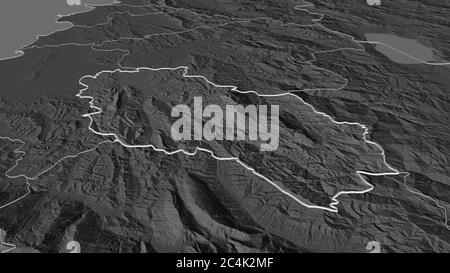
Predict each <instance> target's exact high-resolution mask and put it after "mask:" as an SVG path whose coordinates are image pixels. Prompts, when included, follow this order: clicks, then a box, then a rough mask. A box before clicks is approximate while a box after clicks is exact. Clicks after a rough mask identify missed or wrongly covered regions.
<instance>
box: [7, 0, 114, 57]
mask: <svg viewBox="0 0 450 273" xmlns="http://www.w3.org/2000/svg"><path fill="white" fill-rule="evenodd" d="M115 2H117V1H115V0H81V3H82V5H80V6H78V5H73V6H70V5H68V3H67V2H66V0H37V1H30V0H2V1H1V2H0V35H1V37H2V38H1V43H0V59H5V58H10V57H15V56H19V55H21V53H20V52H19V51H18V49H20V48H21V47H22V46H25V45H29V44H31V43H33V42H34V41H35V40H36V38H37V35H46V34H50V33H52V32H55V31H58V30H63V29H66V28H69V27H71V24H70V23H67V22H65V23H57V22H56V19H58V18H59V16H60V15H68V14H71V13H79V12H86V11H89V10H90V9H92V8H91V7H88V6H86V5H88V4H92V5H106V4H112V3H115Z"/></svg>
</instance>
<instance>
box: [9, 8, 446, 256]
mask: <svg viewBox="0 0 450 273" xmlns="http://www.w3.org/2000/svg"><path fill="white" fill-rule="evenodd" d="M304 2H306V1H304ZM110 5H111V4H110ZM91 6H94V8H95V5H91ZM97 6H102V5H97ZM103 6H109V5H108V4H107V5H103ZM127 6H132V5H127ZM311 6H314V5H313V4H311V3H307V4H304V5H298V6H296V7H294V8H295V9H297V10H303V11H307V12H309V13H310V14H315V15H320V18H319V19H313V21H314V23H315V24H316V25H318V26H321V27H322V28H324V29H326V30H328V31H330V32H333V33H336V34H339V35H343V36H347V37H350V38H351V39H352V40H354V41H355V42H358V43H367V44H382V45H384V46H387V47H389V48H391V49H393V50H396V51H398V52H399V53H402V54H404V55H405V56H408V57H410V58H412V59H414V60H416V61H418V62H420V63H423V64H426V65H436V66H440V65H450V63H428V62H424V61H422V60H420V59H418V58H416V57H414V56H412V55H409V54H408V53H405V52H403V51H401V50H398V49H396V48H394V47H391V46H389V45H386V44H384V43H381V42H376V41H358V40H356V39H355V37H353V36H351V35H348V34H345V33H342V32H339V31H333V30H331V29H328V28H326V27H324V26H323V25H321V24H320V23H319V21H320V20H322V19H323V17H324V16H325V15H324V14H318V13H314V12H310V11H309V10H307V9H305V7H311ZM136 7H146V6H136ZM84 12H87V11H84ZM84 12H80V13H84ZM117 13H121V12H117ZM125 13H127V12H125ZM73 14H78V13H72V14H69V15H67V16H70V15H73ZM58 19H59V18H58ZM107 19H108V17H107ZM260 19H271V18H266V17H263V18H254V19H248V20H244V21H241V22H239V21H235V22H230V23H226V24H231V23H238V22H239V23H242V22H245V21H253V20H260ZM272 20H273V19H272ZM55 22H56V23H60V22H57V21H55ZM64 22H68V21H64ZM69 23H70V22H69ZM289 24H295V23H287V24H284V25H289ZM72 25H73V26H77V25H74V24H72ZM224 25H225V24H224ZM295 25H300V24H295ZM312 25H314V24H310V25H300V26H312ZM73 26H72V27H73ZM218 26H220V25H218ZM200 27H202V26H200ZM203 27H206V26H203ZM212 27H215V26H211V28H212ZM197 28H198V27H197ZM194 29H196V28H194ZM194 29H191V30H187V31H192V30H194ZM58 31H62V30H57V31H55V32H58ZM55 32H53V33H55ZM53 33H50V34H47V35H38V36H37V39H38V38H39V37H40V36H49V35H51V34H53ZM167 34H177V33H176V32H174V33H162V34H158V35H167ZM147 38H149V37H145V38H139V39H147ZM120 39H122V37H121V38H120ZM123 39H126V38H123ZM118 40H119V39H118ZM118 40H116V41H118ZM34 42H35V41H33V42H32V43H31V44H29V45H27V46H22V47H21V48H25V47H28V46H30V45H32V44H33V43H34ZM108 42H109V41H108ZM112 42H114V41H112ZM103 43H104V42H102V44H103ZM71 45H84V44H71ZM88 45H90V44H88ZM58 46H63V45H58ZM58 46H55V47H58ZM84 46H86V45H84ZM91 46H92V45H91ZM308 48H309V47H308ZM310 49H311V48H310ZM94 50H97V49H94ZM111 50H112V49H111ZM340 50H357V51H364V50H365V49H364V48H362V49H355V48H340V49H334V50H327V51H314V50H312V51H313V55H315V54H320V53H324V52H333V51H340ZM19 51H20V50H19ZM123 51H128V54H125V55H124V56H123V57H122V59H121V60H120V61H119V67H122V66H120V62H121V61H122V60H123V59H124V58H125V57H126V56H127V55H129V54H130V51H129V50H123ZM20 52H21V55H18V56H14V57H9V58H4V59H0V61H2V60H7V59H13V58H18V57H21V56H23V54H24V52H23V51H20ZM314 61H315V60H312V61H308V63H309V64H310V65H312V66H313V67H315V68H318V69H321V70H325V71H328V72H331V73H333V74H336V75H339V74H337V73H335V72H333V71H330V70H327V69H324V68H320V67H317V66H315V65H313V64H312V62H314ZM180 68H182V69H185V72H184V74H183V76H184V77H186V78H189V77H194V78H202V79H203V80H205V81H207V82H208V83H210V84H211V85H213V86H216V87H225V88H231V91H235V92H240V93H255V94H256V95H258V96H264V97H276V96H284V95H292V96H294V97H295V98H297V99H300V100H301V101H302V102H303V103H304V104H306V105H308V106H309V107H310V108H311V109H312V110H313V111H314V112H315V113H316V114H319V115H322V116H324V117H327V118H328V119H329V120H330V121H331V122H334V123H336V124H347V125H358V126H360V127H361V128H363V129H364V131H365V132H364V134H363V139H364V140H365V141H366V142H367V143H369V144H372V145H375V146H376V147H377V148H379V149H380V150H381V155H382V157H383V161H384V164H385V165H386V166H387V167H388V168H389V169H390V170H391V171H392V172H387V173H369V172H365V171H357V172H356V173H357V175H358V176H359V177H360V178H361V180H362V181H363V182H364V183H365V184H366V185H367V186H369V188H368V189H367V190H364V191H341V192H339V193H338V194H336V195H335V196H333V197H332V202H331V203H330V205H329V206H330V207H322V206H316V205H308V204H306V203H304V202H302V201H301V200H299V199H298V198H297V197H295V196H294V195H292V194H290V193H289V192H287V191H285V190H283V189H282V188H281V187H280V186H278V185H277V184H276V183H274V182H272V181H270V180H269V179H268V178H266V177H264V176H263V175H261V174H259V173H257V172H256V171H255V169H253V168H251V167H249V166H247V165H246V164H245V163H244V162H242V161H240V160H239V159H238V158H219V157H217V156H215V155H214V153H213V152H212V151H210V150H207V149H203V148H198V147H197V148H196V150H195V152H193V153H189V152H187V151H184V150H178V151H174V152H167V151H165V150H164V149H158V148H156V147H155V146H153V145H142V146H140V145H127V144H126V143H123V141H121V140H120V139H118V137H117V135H116V134H113V133H111V134H103V133H100V132H96V131H95V130H93V129H92V128H91V125H92V123H93V119H92V117H91V115H95V114H99V113H102V110H101V109H100V108H98V107H96V106H95V105H94V104H93V100H94V98H93V97H90V96H82V92H83V91H84V90H86V89H87V88H88V86H86V85H84V84H83V83H81V81H82V79H84V78H86V77H91V78H92V77H93V76H90V75H87V76H84V77H82V78H81V79H80V80H79V82H80V84H82V85H83V86H85V87H86V88H85V89H82V90H80V92H79V93H78V94H77V95H76V96H77V97H79V98H82V99H84V98H89V99H91V101H90V102H89V103H90V106H91V108H93V109H96V110H97V112H94V113H90V114H85V115H83V117H89V118H90V124H89V130H91V131H92V132H93V133H95V134H98V135H102V136H113V137H115V138H116V140H115V141H114V142H117V143H120V144H121V145H123V146H124V147H127V148H148V147H149V148H152V149H154V150H155V151H160V152H164V153H166V154H167V155H173V154H177V153H181V152H182V153H184V154H186V155H191V156H192V155H195V154H197V152H198V151H203V152H207V153H209V154H210V155H211V156H212V157H213V158H215V159H216V160H219V161H224V160H234V161H236V162H238V163H239V164H241V165H242V166H243V167H244V168H246V169H247V170H249V171H251V172H252V173H253V174H255V175H256V176H258V177H260V178H262V179H264V180H265V181H266V182H269V183H270V184H271V185H273V186H274V187H275V188H277V189H278V190H279V191H280V192H282V193H284V194H286V195H287V196H289V197H291V198H292V199H293V200H295V201H296V202H298V203H300V204H301V205H303V206H305V207H307V208H316V209H323V210H326V211H330V212H338V209H337V207H336V206H337V205H338V204H339V201H338V200H337V198H338V197H339V196H340V195H343V194H364V193H367V192H370V191H372V190H373V189H374V187H373V185H371V184H370V183H368V182H367V181H366V180H365V179H364V177H363V176H362V175H368V176H390V175H401V174H405V175H406V176H405V177H404V184H405V187H406V189H407V190H408V191H410V192H411V193H413V194H416V195H419V196H421V197H423V198H426V199H429V200H432V201H433V202H435V203H436V205H437V206H438V207H440V208H441V209H443V211H444V215H445V222H444V224H445V226H446V228H447V229H450V227H449V226H448V224H447V223H448V217H447V210H446V208H445V207H444V206H442V205H440V203H439V202H438V201H437V200H435V199H434V198H432V197H429V196H427V195H424V194H422V193H420V192H417V191H414V190H412V189H411V188H410V187H409V186H408V185H407V183H406V178H407V177H408V176H409V175H410V174H409V173H407V172H400V171H398V170H396V169H395V168H393V167H392V166H391V165H389V164H388V163H387V161H386V154H385V151H384V149H383V148H382V147H381V145H379V144H378V143H376V142H373V141H369V140H368V139H367V135H368V134H369V129H368V128H367V126H365V125H363V124H360V123H357V122H337V121H335V120H334V119H333V118H332V117H331V116H329V115H327V114H325V113H323V112H318V111H317V110H316V109H315V108H314V106H312V105H311V104H309V103H306V102H305V101H304V100H303V99H302V98H300V97H298V96H296V95H294V94H292V93H291V92H301V91H307V90H328V89H324V88H317V89H303V90H290V91H289V92H287V93H282V94H276V95H265V94H259V93H258V92H256V91H240V90H238V89H237V87H236V86H221V85H216V84H214V83H212V82H211V81H209V80H208V79H206V78H205V77H204V76H201V75H187V72H188V67H186V66H180V67H177V68H157V69H153V68H148V67H141V68H125V67H123V69H135V70H136V71H129V70H121V69H116V70H114V71H107V70H104V71H101V72H99V73H97V74H96V75H95V76H94V78H95V77H97V76H98V75H99V74H101V73H104V72H115V71H120V72H127V73H134V72H139V70H140V69H147V70H152V71H158V70H167V69H170V70H176V69H180ZM339 76H341V75H339ZM341 77H342V76H341ZM345 80H346V84H344V86H342V87H341V88H339V89H330V90H341V89H343V88H345V86H347V83H348V79H345ZM98 111H100V112H98ZM0 139H8V140H10V141H20V142H21V143H22V145H21V146H20V148H21V147H22V146H23V145H24V142H23V141H21V140H18V139H16V140H12V139H10V138H8V137H0ZM105 143H113V142H111V141H104V142H101V143H99V144H98V145H96V146H95V147H94V148H92V149H89V150H87V151H83V152H80V153H78V154H76V155H72V156H67V157H64V158H62V159H60V160H58V161H57V162H56V163H55V164H54V165H52V166H51V167H49V168H47V169H46V170H44V171H42V172H40V173H39V174H38V175H36V176H35V177H32V178H28V177H26V176H25V175H18V176H14V177H9V176H8V175H7V173H8V172H9V171H11V170H12V169H14V168H15V167H16V166H17V164H18V162H19V161H20V160H21V159H22V158H23V156H22V157H21V158H20V159H19V160H17V161H16V165H15V166H14V167H13V168H11V169H10V170H8V171H7V172H6V173H5V175H6V176H7V177H9V178H18V177H23V178H25V179H27V180H26V183H27V184H28V187H29V186H30V184H29V182H28V181H29V180H35V179H37V178H38V177H39V176H40V175H42V174H44V173H46V172H48V171H50V170H51V169H52V168H54V167H55V166H56V165H58V164H59V163H60V162H62V161H64V160H65V159H67V158H76V157H78V156H79V155H81V154H84V153H88V152H91V151H93V150H95V149H97V148H98V147H99V146H100V145H102V144H105ZM20 148H18V149H16V150H15V151H14V152H16V153H22V154H24V152H23V151H20ZM29 193H30V190H29V188H28V193H27V194H26V195H24V196H22V197H20V198H18V199H17V200H15V201H12V202H10V203H8V204H6V205H3V206H1V207H0V209H2V208H4V207H6V206H9V205H11V204H13V203H15V202H17V201H20V200H22V199H23V198H25V197H26V196H27V195H28V194H29ZM4 244H5V245H6V243H4ZM8 245H10V244H8ZM10 246H12V247H14V248H15V246H14V245H10ZM14 248H13V249H14ZM11 250H12V249H11ZM8 251H10V250H8Z"/></svg>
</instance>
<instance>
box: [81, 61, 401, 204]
mask: <svg viewBox="0 0 450 273" xmlns="http://www.w3.org/2000/svg"><path fill="white" fill-rule="evenodd" d="M180 69H183V70H184V73H183V77H185V78H200V79H202V80H204V81H205V82H207V83H208V84H210V85H212V86H214V87H218V88H229V89H231V91H233V92H238V93H242V94H245V93H254V94H256V95H257V96H261V97H280V96H293V97H294V98H296V99H298V100H300V101H302V103H304V104H305V105H307V106H308V107H310V108H311V110H313V111H314V113H316V114H319V115H321V116H324V117H326V118H328V119H329V120H330V121H331V122H333V123H335V124H339V125H343V124H345V125H356V126H360V127H361V128H362V129H364V133H363V139H364V141H365V142H366V143H368V144H371V145H374V146H376V147H377V148H378V149H380V151H381V156H382V158H383V163H384V164H385V166H387V167H388V169H390V170H391V171H390V172H383V173H371V172H366V171H357V172H356V173H357V175H358V177H359V178H360V179H361V181H362V182H363V183H364V184H365V185H366V186H368V188H367V189H366V190H362V191H340V192H338V193H337V194H336V195H334V196H333V197H331V201H332V202H331V203H330V204H329V207H324V206H318V205H313V204H307V203H305V202H304V201H302V200H300V199H299V198H298V197H297V196H295V195H294V194H292V193H290V192H289V191H287V190H285V189H283V188H282V187H281V186H279V185H278V184H277V183H275V182H273V181H271V180H270V179H268V178H267V177H265V176H263V175H262V174H260V173H258V172H257V171H256V170H255V169H254V168H251V167H249V166H248V165H247V164H246V163H244V162H242V161H241V160H240V159H239V158H236V157H229V158H222V157H218V156H216V155H215V154H214V152H213V151H211V150H207V149H203V148H199V147H197V148H196V149H195V151H194V152H188V151H185V150H183V149H180V150H176V151H171V152H169V151H167V150H165V149H161V148H157V147H155V146H154V145H152V144H149V145H129V144H126V143H125V142H124V141H122V140H121V139H119V137H118V136H117V135H116V134H115V133H104V132H98V131H96V130H94V129H92V126H91V125H92V124H93V122H94V120H93V118H92V116H93V115H98V114H101V113H102V109H101V108H99V107H97V106H95V105H94V98H93V97H92V96H84V95H83V92H84V91H86V90H87V89H88V86H87V85H85V84H84V83H83V82H82V81H83V80H84V79H86V78H91V79H96V78H97V77H98V76H99V75H100V74H102V73H115V72H121V73H139V72H140V71H141V70H149V71H162V70H171V71H174V70H180ZM188 69H189V68H188V67H186V66H180V67H176V68H171V67H165V68H149V67H140V68H135V69H133V70H122V69H116V70H103V71H101V72H98V73H97V74H96V75H94V76H91V75H87V76H84V77H82V78H81V79H80V81H79V83H80V84H81V85H82V86H85V88H84V89H82V90H80V92H79V93H78V94H77V97H79V98H81V99H89V100H90V102H89V105H90V107H91V108H92V109H95V110H96V111H95V112H93V113H89V114H85V115H83V117H88V118H89V119H90V124H89V130H91V131H92V132H93V133H94V134H97V135H101V136H110V137H114V138H115V141H114V142H117V143H120V144H121V145H122V146H124V147H126V148H151V149H153V150H155V151H157V152H164V153H165V154H166V155H174V154H178V153H183V154H186V155H189V156H194V155H196V154H197V152H198V151H202V152H207V153H209V154H210V155H211V156H212V157H213V158H214V159H216V160H219V161H235V162H237V163H239V164H240V165H241V166H243V167H244V168H245V169H247V170H248V171H250V172H252V173H253V174H254V175H256V176H258V177H259V178H262V179H263V180H265V181H266V182H268V183H270V184H271V185H272V186H274V187H275V188H276V189H277V190H279V191H280V192H282V193H283V194H285V195H287V196H288V197H290V198H291V199H293V200H294V201H296V202H297V203H299V204H301V205H302V206H304V207H307V208H311V209H321V210H325V211H329V212H338V208H337V207H336V206H337V205H338V204H339V201H338V200H337V198H338V197H339V196H341V195H343V194H363V193H367V192H370V191H372V190H373V189H374V188H373V186H372V185H371V184H370V183H369V182H367V180H365V178H364V177H363V175H368V176H388V175H400V174H401V173H400V172H399V171H398V170H396V169H394V168H393V167H392V166H390V165H389V164H388V163H387V162H386V157H385V152H384V150H383V148H382V147H381V146H380V145H379V144H377V143H375V142H372V141H369V140H368V139H367V134H368V133H369V129H368V128H367V127H366V126H365V125H362V124H360V123H357V122H338V121H335V120H334V119H333V118H332V117H331V116H329V115H327V114H325V113H323V112H318V111H317V110H316V109H315V108H314V107H313V106H312V105H311V104H308V103H306V102H305V101H304V100H303V99H302V98H300V97H298V96H296V95H294V94H292V93H290V92H287V93H282V94H276V95H265V94H259V93H258V92H256V91H240V90H238V88H237V87H236V86H233V85H217V84H215V83H213V82H211V81H209V80H208V79H207V78H205V77H204V76H201V75H189V74H188Z"/></svg>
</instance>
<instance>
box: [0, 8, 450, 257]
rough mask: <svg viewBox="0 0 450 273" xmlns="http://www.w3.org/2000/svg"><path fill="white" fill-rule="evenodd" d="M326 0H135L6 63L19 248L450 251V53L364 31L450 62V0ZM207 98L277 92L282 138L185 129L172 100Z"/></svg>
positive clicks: (4, 139)
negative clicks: (412, 55)
mask: <svg viewBox="0 0 450 273" xmlns="http://www.w3.org/2000/svg"><path fill="white" fill-rule="evenodd" d="M311 2H312V3H313V4H314V5H313V6H312V5H309V4H308V3H306V2H304V1H296V0H281V1H280V0H264V1H251V0H244V1H242V0H239V1H238V0H221V1H219V0H214V1H211V0H195V1H194V0H166V1H164V0H147V1H142V0H123V1H121V3H120V4H116V5H110V6H98V7H96V8H95V9H93V10H92V11H89V12H86V13H79V14H73V15H70V16H66V17H62V18H60V19H59V20H60V21H67V22H71V23H73V24H74V26H73V27H72V28H69V29H66V30H63V31H59V32H55V33H53V34H50V35H47V36H42V37H40V38H39V39H38V40H37V41H36V42H35V43H34V44H32V45H30V46H28V47H26V48H25V49H24V55H23V56H21V57H18V58H14V59H9V60H3V61H0V70H1V71H2V74H3V75H7V76H6V77H2V78H1V79H0V150H1V153H0V155H1V156H0V158H1V159H0V229H3V230H5V231H6V232H7V233H6V234H7V236H6V238H5V240H6V242H8V243H11V244H14V245H16V246H17V249H15V250H13V252H14V251H16V252H63V251H64V249H65V245H66V244H67V242H69V241H72V240H75V241H78V242H80V244H81V248H82V251H83V252H240V253H248V252H302V253H306V252H366V251H367V250H366V245H367V243H368V242H370V241H378V242H380V244H381V248H382V251H383V252H448V251H450V239H449V238H450V237H449V235H450V229H449V227H448V223H447V219H446V217H447V215H446V211H447V210H448V209H449V207H450V197H449V196H450V170H449V168H448V165H449V160H450V148H449V147H450V143H449V141H450V128H449V124H450V122H449V121H450V116H449V114H448V105H450V101H449V96H448V90H449V89H450V80H449V78H448V75H449V73H450V67H449V66H431V65H426V64H398V63H395V62H393V61H392V60H389V59H388V58H387V57H386V56H384V55H382V54H380V53H379V52H378V51H376V50H375V48H374V46H373V45H370V44H366V43H360V42H358V41H359V40H364V39H365V38H364V37H365V36H364V34H365V33H376V32H384V33H392V34H396V35H399V36H402V37H405V38H411V39H415V40H417V41H419V42H420V43H422V44H424V45H427V46H430V47H432V48H433V49H434V52H435V55H436V58H435V59H436V60H438V61H439V60H448V59H450V53H449V52H448V48H449V47H448V46H447V45H448V43H450V37H447V36H448V33H450V32H449V31H448V30H449V26H448V22H447V21H448V20H446V18H448V16H445V15H442V14H447V15H448V13H446V12H447V11H448V10H449V7H448V5H447V4H445V3H443V2H440V1H432V0H424V1H397V2H395V3H394V1H383V5H382V6H380V7H370V6H368V5H367V4H366V3H365V1H351V0H343V1H340V2H339V4H337V1H334V0H315V1H311ZM419 2H420V4H419ZM419 6H420V9H419ZM423 9H427V10H429V11H430V13H428V15H427V16H428V17H427V18H425V17H424V15H423V13H422V12H419V10H423ZM394 12H397V15H395V16H394ZM322 14H323V16H322ZM431 21H433V24H434V25H433V31H434V32H435V34H434V35H431V34H430V32H429V29H430V24H431V23H430V22H431ZM411 22H413V23H411ZM411 24H413V25H411ZM405 26H408V28H405ZM437 37H438V38H439V40H438V38H437ZM194 97H202V98H203V104H204V105H207V104H217V105H220V106H225V105H237V104H240V105H243V106H247V105H256V106H258V105H269V106H270V105H279V106H280V115H279V118H280V130H279V132H280V145H279V148H278V149H277V150H276V151H273V152H260V149H259V148H260V144H261V143H259V142H255V141H234V142H233V141H182V142H175V141H174V140H173V139H172V138H171V134H170V128H171V125H172V124H173V122H174V119H173V118H171V116H170V112H171V109H172V107H174V106H175V105H178V104H186V105H188V106H189V107H192V105H193V98H194ZM247 133H248V132H247ZM383 174H386V175H383ZM349 191H350V192H349Z"/></svg>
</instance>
